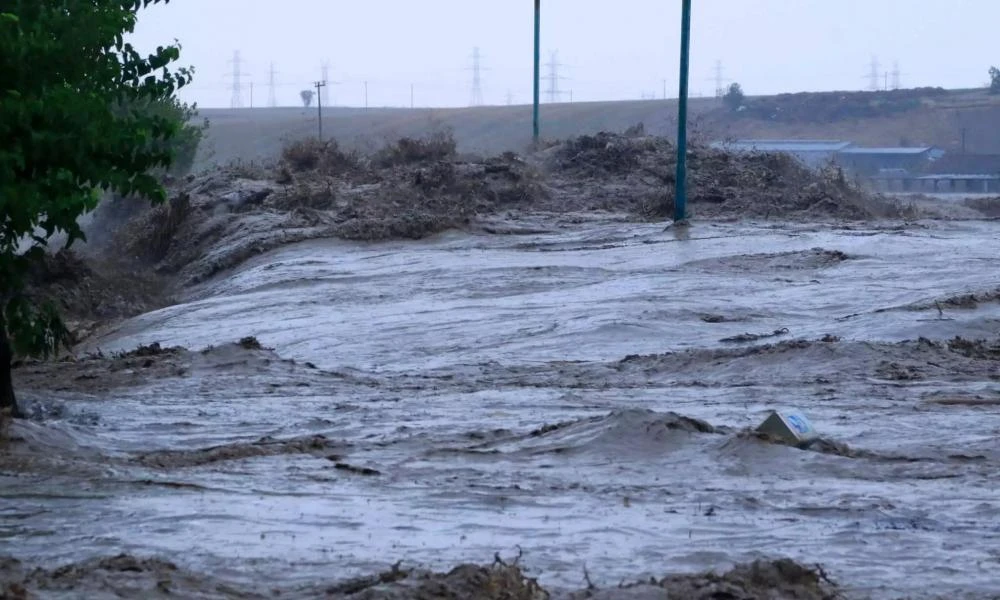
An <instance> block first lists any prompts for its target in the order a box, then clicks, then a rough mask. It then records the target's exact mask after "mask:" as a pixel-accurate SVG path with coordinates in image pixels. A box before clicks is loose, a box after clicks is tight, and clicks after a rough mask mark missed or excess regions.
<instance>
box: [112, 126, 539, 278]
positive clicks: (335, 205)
mask: <svg viewBox="0 0 1000 600" xmlns="http://www.w3.org/2000/svg"><path fill="white" fill-rule="evenodd" d="M243 175H244V173H241V172H240V171H239V170H238V169H220V170H217V171H214V172H210V173H207V174H205V175H202V176H199V177H195V178H190V179H189V180H188V181H186V182H185V184H184V185H183V186H182V187H180V188H179V189H176V190H174V194H175V195H174V199H173V200H171V201H170V202H169V203H167V204H165V205H162V206H159V207H156V208H154V209H151V210H149V211H147V212H145V213H143V214H141V215H139V216H138V217H136V218H133V219H132V220H131V221H129V222H128V223H126V224H125V226H124V227H122V228H121V229H120V230H119V231H118V233H117V235H116V239H115V245H116V246H118V247H121V248H124V249H125V252H126V254H128V255H129V256H132V257H134V258H137V259H139V260H141V261H143V262H144V263H145V264H149V265H152V266H153V267H154V268H155V270H156V272H157V273H160V274H163V275H169V276H171V277H179V278H180V282H181V283H182V284H184V285H190V284H195V283H198V282H200V281H203V280H205V279H206V278H208V277H211V276H212V275H214V274H215V273H218V272H220V271H222V270H225V269H228V268H231V267H234V266H236V265H238V264H240V263H241V262H243V261H244V260H246V259H247V258H249V257H251V256H253V255H255V254H259V253H261V252H266V251H268V250H270V249H273V248H275V247H278V246H281V245H284V244H288V243H292V242H297V241H302V240H306V239H313V238H320V237H336V238H341V239H349V240H364V241H378V240H387V239H420V238H424V237H427V236H429V235H433V234H435V233H438V232H441V231H445V230H448V229H453V228H462V227H467V226H469V225H470V223H472V222H473V221H474V219H476V217H478V216H481V215H487V214H494V213H497V212H500V211H504V210H509V209H530V208H531V207H533V206H535V205H536V204H537V203H538V202H539V201H540V200H541V199H544V198H545V197H546V195H547V191H546V190H545V188H544V187H543V186H542V184H541V178H540V176H539V174H538V173H537V172H536V170H535V169H533V168H532V167H531V166H529V165H528V164H527V163H525V162H524V161H523V160H521V159H520V158H519V157H518V156H516V155H514V154H512V153H507V154H503V155H501V156H497V157H493V158H488V159H462V158H459V157H458V156H456V155H455V147H454V141H453V140H451V138H450V137H442V136H441V135H432V136H430V137H428V138H426V139H419V140H417V139H409V138H404V139H402V140H399V141H398V142H397V143H396V144H394V145H392V146H388V147H386V148H383V149H382V150H380V151H379V152H377V153H375V154H374V155H372V156H370V157H361V156H358V155H355V154H348V153H345V152H343V151H342V150H340V148H339V147H338V146H337V145H336V144H335V143H332V142H327V143H318V142H315V141H312V142H310V141H305V142H298V143H295V144H292V145H290V146H289V147H288V148H286V152H285V153H284V156H283V160H282V162H281V163H280V164H278V165H277V166H276V167H274V168H273V169H271V170H270V171H269V172H268V176H267V177H266V178H263V179H261V178H247V177H245V176H243Z"/></svg>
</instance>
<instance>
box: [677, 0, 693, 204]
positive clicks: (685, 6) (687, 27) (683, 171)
mask: <svg viewBox="0 0 1000 600" xmlns="http://www.w3.org/2000/svg"><path fill="white" fill-rule="evenodd" d="M690 50H691V0H682V5H681V69H680V71H681V75H680V94H679V95H678V98H677V176H676V187H675V193H674V222H675V223H677V222H681V221H684V220H686V219H687V104H688V102H687V100H688V70H689V68H690V63H691V61H690Z"/></svg>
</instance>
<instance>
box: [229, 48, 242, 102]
mask: <svg viewBox="0 0 1000 600" xmlns="http://www.w3.org/2000/svg"><path fill="white" fill-rule="evenodd" d="M229 62H230V64H232V65H233V96H232V98H231V99H230V101H229V107H230V108H242V107H243V70H242V66H243V59H241V58H240V51H239V50H236V51H235V52H233V59H232V60H230V61H229Z"/></svg>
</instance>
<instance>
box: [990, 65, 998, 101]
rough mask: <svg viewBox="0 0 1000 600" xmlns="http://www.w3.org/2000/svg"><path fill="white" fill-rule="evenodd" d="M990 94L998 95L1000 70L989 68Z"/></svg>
mask: <svg viewBox="0 0 1000 600" xmlns="http://www.w3.org/2000/svg"><path fill="white" fill-rule="evenodd" d="M990 93H991V94H1000V69H998V68H996V67H990Z"/></svg>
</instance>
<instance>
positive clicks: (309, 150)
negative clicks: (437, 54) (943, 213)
mask: <svg viewBox="0 0 1000 600" xmlns="http://www.w3.org/2000/svg"><path fill="white" fill-rule="evenodd" d="M689 167H690V170H689V178H690V194H689V198H690V211H691V213H692V216H693V217H694V218H699V219H741V218H755V219H759V218H773V219H782V220H808V221H824V220H826V221H830V220H833V221H844V220H869V219H881V218H889V219H906V218H909V217H913V216H916V213H915V211H914V210H913V209H911V208H909V207H905V206H902V205H900V204H899V203H897V202H895V201H892V200H888V199H885V198H882V197H877V196H872V195H870V194H868V193H866V192H864V191H862V190H860V189H858V188H856V187H854V186H853V185H852V184H851V183H850V182H848V181H847V180H845V178H844V177H843V175H842V174H841V173H839V172H837V171H824V172H819V173H816V172H813V171H810V170H807V169H805V168H804V167H802V166H801V165H799V164H798V163H797V162H795V161H794V160H793V159H791V158H789V157H787V156H785V155H779V154H729V153H726V152H723V151H721V150H713V149H709V148H707V147H702V146H698V145H695V146H692V147H691V149H690V151H689ZM674 170H675V148H674V146H673V145H672V144H671V143H670V142H669V141H667V140H666V139H665V138H660V137H653V136H648V135H646V134H645V132H644V130H643V128H642V127H641V126H637V127H634V128H631V129H630V130H629V131H628V132H626V133H625V134H611V133H600V134H597V135H592V136H590V135H587V136H581V137H577V138H572V139H569V140H566V141H563V142H559V143H555V144H552V145H549V147H548V148H547V149H545V150H541V151H538V152H535V153H532V154H529V155H526V156H520V155H517V154H514V153H509V152H508V153H504V154H502V155H499V156H493V157H488V158H479V157H468V156H461V155H459V154H458V153H457V151H456V144H455V141H454V139H453V138H452V137H451V136H450V135H449V134H447V133H440V132H439V133H435V134H431V135H429V136H427V137H424V138H419V139H414V138H403V139H400V140H398V141H397V142H395V143H394V144H391V145H388V146H386V147H384V148H382V149H380V150H377V151H375V152H373V153H370V154H368V155H363V154H359V153H356V152H348V151H345V150H344V149H342V148H341V147H340V146H339V145H338V144H337V143H336V142H335V141H328V142H325V143H321V142H319V141H317V140H303V141H300V142H294V143H292V144H290V145H289V146H287V147H286V148H285V150H284V152H283V154H282V157H281V159H280V161H279V162H277V163H275V164H274V165H273V166H270V167H262V166H253V165H251V166H246V165H243V166H234V167H231V168H227V169H218V170H215V171H211V172H208V173H204V174H202V175H199V176H190V177H187V178H185V179H183V180H181V181H176V182H172V184H171V200H170V201H169V202H167V203H166V204H164V205H161V206H157V207H155V208H145V206H146V205H145V204H144V203H141V202H137V201H125V200H116V201H113V202H108V203H106V204H105V205H103V206H102V208H101V209H100V210H99V211H98V213H97V214H96V215H95V216H94V223H93V224H91V225H90V230H91V231H95V232H99V234H100V235H99V236H98V237H99V238H100V242H99V243H97V242H94V243H91V244H90V246H89V247H88V248H87V252H88V254H87V256H88V261H87V262H84V261H81V260H80V259H78V258H77V256H76V255H73V254H71V253H65V252H64V253H60V254H58V255H55V256H53V257H50V259H49V260H48V261H47V263H46V264H45V265H42V266H41V267H40V268H39V272H38V273H37V274H36V277H35V278H34V280H33V291H34V292H37V295H38V296H39V297H40V298H41V297H46V296H47V297H50V298H54V299H55V300H56V302H57V304H59V305H60V308H62V309H63V311H64V314H66V315H67V316H68V317H69V319H70V320H71V321H75V322H76V327H75V329H77V330H79V331H80V332H82V333H83V334H85V333H87V332H88V331H90V329H92V327H93V324H94V323H95V322H99V321H106V320H108V319H114V318H120V317H127V316H131V315H133V314H136V313H139V312H143V311H146V310H151V309H154V308H157V307H160V306H163V305H166V304H169V302H170V297H171V293H180V292H181V291H182V290H183V289H184V288H185V287H187V286H191V285H195V284H197V283H199V282H202V281H205V280H206V279H208V278H210V277H212V276H213V275H215V274H217V273H219V272H222V271H225V270H227V269H231V268H233V267H236V266H238V265H239V264H241V263H242V262H244V261H245V260H247V259H248V258H250V257H252V256H255V255H257V254H260V253H263V252H267V251H269V250H271V249H274V248H276V247H279V246H282V245H285V244H289V243H293V242H298V241H303V240H307V239H314V238H323V237H336V238H342V239H348V240H362V241H378V240H390V239H420V238H424V237H427V236H430V235H433V234H435V233H438V232H441V231H445V230H448V229H456V228H457V229H469V230H476V229H481V230H484V231H490V232H497V231H503V230H513V229H514V228H505V227H499V228H498V227H496V222H497V220H501V221H503V220H508V221H516V220H517V219H518V217H519V216H520V215H526V214H529V213H534V214H536V215H537V214H543V215H570V216H571V217H572V218H589V217H586V216H587V215H591V216H592V215H597V214H610V213H614V214H615V215H617V217H616V218H621V217H622V216H624V218H630V219H634V220H660V219H662V218H664V217H666V216H669V215H670V214H671V212H672V209H673V203H674V198H673V188H674ZM487 221H489V222H490V224H489V225H488V226H487V224H486V223H487Z"/></svg>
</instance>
